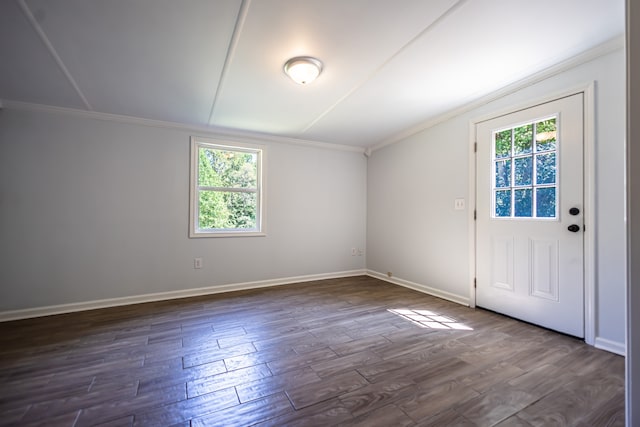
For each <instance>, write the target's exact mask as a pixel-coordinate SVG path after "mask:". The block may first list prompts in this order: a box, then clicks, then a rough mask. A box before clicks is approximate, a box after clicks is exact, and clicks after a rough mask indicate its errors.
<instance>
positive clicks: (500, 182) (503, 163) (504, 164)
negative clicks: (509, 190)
mask: <svg viewBox="0 0 640 427" xmlns="http://www.w3.org/2000/svg"><path fill="white" fill-rule="evenodd" d="M510 185H511V160H500V161H497V162H496V188H500V187H509V186H510Z"/></svg>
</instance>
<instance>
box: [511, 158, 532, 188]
mask: <svg viewBox="0 0 640 427" xmlns="http://www.w3.org/2000/svg"><path fill="white" fill-rule="evenodd" d="M514 162H515V168H516V170H515V178H514V181H515V184H514V185H531V182H532V179H533V159H532V158H531V156H528V157H522V158H519V159H515V160H514Z"/></svg>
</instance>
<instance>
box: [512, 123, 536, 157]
mask: <svg viewBox="0 0 640 427" xmlns="http://www.w3.org/2000/svg"><path fill="white" fill-rule="evenodd" d="M532 143H533V125H532V124H529V125H524V126H520V127H518V128H515V129H514V130H513V154H514V155H517V154H526V153H531V150H532V148H531V147H532Z"/></svg>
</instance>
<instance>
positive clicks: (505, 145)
mask: <svg viewBox="0 0 640 427" xmlns="http://www.w3.org/2000/svg"><path fill="white" fill-rule="evenodd" d="M495 141H496V143H495V150H496V157H495V158H496V159H500V158H502V157H509V156H510V155H511V129H508V130H503V131H502V132H496V134H495Z"/></svg>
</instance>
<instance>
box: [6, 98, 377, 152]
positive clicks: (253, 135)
mask: <svg viewBox="0 0 640 427" xmlns="http://www.w3.org/2000/svg"><path fill="white" fill-rule="evenodd" d="M0 108H5V109H10V110H21V111H31V112H40V113H53V114H63V115H67V116H73V117H79V118H84V119H95V120H103V121H109V122H116V123H126V124H134V125H140V126H147V127H155V128H162V129H175V130H183V131H188V132H194V133H197V134H198V135H199V136H208V137H214V138H216V137H217V138H221V137H222V138H233V139H234V140H238V142H251V143H265V142H273V143H279V144H290V145H299V146H306V147H313V148H322V149H325V150H335V151H347V152H353V153H364V152H365V148H364V147H356V146H351V145H344V144H334V143H330V142H321V141H312V140H306V139H298V138H290V137H286V136H278V135H272V134H266V133H259V132H249V131H240V130H236V129H229V128H222V127H216V126H202V125H193V124H186V123H178V122H169V121H163V120H154V119H143V118H140V117H133V116H124V115H119V114H111V113H101V112H99V111H86V110H78V109H75V108H67V107H57V106H53V105H44V104H34V103H29V102H22V101H12V100H8V99H0Z"/></svg>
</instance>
